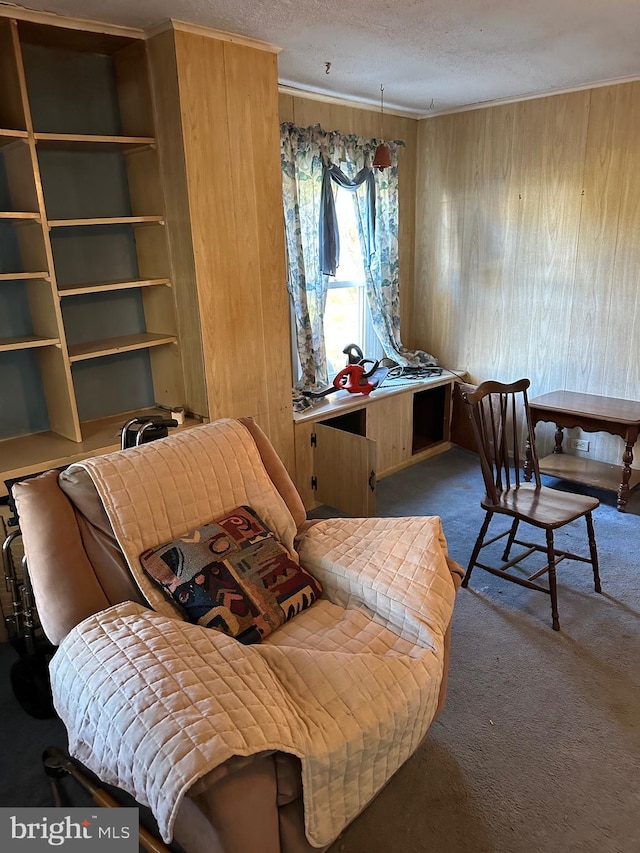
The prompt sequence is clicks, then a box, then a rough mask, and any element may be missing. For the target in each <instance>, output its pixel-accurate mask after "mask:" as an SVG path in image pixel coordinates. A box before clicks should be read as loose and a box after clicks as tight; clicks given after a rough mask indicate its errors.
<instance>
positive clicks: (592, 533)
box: [585, 512, 602, 592]
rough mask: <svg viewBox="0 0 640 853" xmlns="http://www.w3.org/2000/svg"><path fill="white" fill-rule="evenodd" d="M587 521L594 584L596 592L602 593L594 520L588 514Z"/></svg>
mask: <svg viewBox="0 0 640 853" xmlns="http://www.w3.org/2000/svg"><path fill="white" fill-rule="evenodd" d="M585 518H586V521H587V534H588V536H589V552H590V554H591V565H592V566H593V583H594V586H595V589H596V592H602V587H601V586H600V572H599V570H598V549H597V548H596V535H595V531H594V529H593V518H592V516H591V513H590V512H588V513H587V514H586V516H585Z"/></svg>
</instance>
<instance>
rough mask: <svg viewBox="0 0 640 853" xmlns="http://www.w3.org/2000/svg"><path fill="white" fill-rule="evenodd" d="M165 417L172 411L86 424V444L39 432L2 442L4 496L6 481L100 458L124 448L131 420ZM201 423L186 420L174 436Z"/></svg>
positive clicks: (147, 411)
mask: <svg viewBox="0 0 640 853" xmlns="http://www.w3.org/2000/svg"><path fill="white" fill-rule="evenodd" d="M141 414H149V415H160V414H161V415H165V416H166V417H169V412H167V411H166V410H163V409H158V408H152V409H138V410H136V411H134V412H123V413H122V414H119V415H111V416H110V417H108V418H101V419H99V420H95V421H85V422H84V423H83V424H82V425H81V426H82V436H83V438H82V441H80V442H76V441H71V439H68V438H64V437H63V436H61V435H58V434H57V433H54V432H38V433H31V434H29V435H20V436H17V437H16V438H7V439H5V440H4V441H0V494H4V493H5V489H4V480H12V479H15V478H16V477H22V476H24V477H26V476H27V475H29V474H37V473H39V472H40V471H47V470H48V469H50V468H59V467H61V466H63V465H71V463H72V462H79V461H80V460H81V459H86V458H87V457H88V456H99V455H101V454H103V453H111V452H112V451H113V450H119V449H120V429H121V428H122V426H123V424H124V423H126V421H127V420H128V419H129V418H132V417H135V416H138V415H141ZM199 424H200V421H198V420H196V419H195V418H185V421H184V424H181V425H180V426H179V427H177V428H176V429H175V430H170V433H173V432H177V431H180V430H183V429H190V428H191V427H194V426H198V425H199Z"/></svg>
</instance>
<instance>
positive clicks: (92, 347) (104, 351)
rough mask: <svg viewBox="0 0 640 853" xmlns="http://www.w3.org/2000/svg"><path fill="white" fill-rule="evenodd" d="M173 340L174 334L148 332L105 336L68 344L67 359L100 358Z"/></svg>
mask: <svg viewBox="0 0 640 853" xmlns="http://www.w3.org/2000/svg"><path fill="white" fill-rule="evenodd" d="M175 342H176V337H175V335H158V334H153V333H150V332H146V333H143V334H139V335H124V336H123V337H120V338H105V339H104V340H101V341H91V342H90V343H86V344H74V345H73V346H70V347H69V360H70V361H71V362H76V361H84V360H85V359H88V358H101V357H103V356H105V355H115V354H116V353H119V352H131V351H133V350H137V349H148V348H149V347H158V346H163V345H164V344H173V343H175Z"/></svg>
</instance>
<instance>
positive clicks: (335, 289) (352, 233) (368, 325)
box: [324, 187, 384, 379]
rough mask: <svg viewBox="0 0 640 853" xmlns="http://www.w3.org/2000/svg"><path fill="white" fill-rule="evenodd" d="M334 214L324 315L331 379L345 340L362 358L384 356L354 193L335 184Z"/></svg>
mask: <svg viewBox="0 0 640 853" xmlns="http://www.w3.org/2000/svg"><path fill="white" fill-rule="evenodd" d="M336 214H337V217H338V228H339V232H340V262H339V267H338V269H337V271H336V275H335V277H334V276H331V277H330V278H329V285H328V290H327V304H326V308H325V315H324V336H325V346H326V351H327V370H328V373H329V378H330V379H333V377H334V376H335V375H336V373H338V371H340V370H342V368H343V367H344V366H345V364H346V363H347V357H346V356H345V354H344V352H343V350H344V348H345V347H346V346H347V345H348V344H357V345H358V346H359V347H360V349H361V350H362V352H363V353H364V356H365V358H372V359H377V358H383V356H384V352H383V350H382V346H381V344H380V341H379V340H378V337H377V335H376V333H375V331H374V329H373V322H372V319H371V310H370V308H369V300H368V299H367V291H366V287H365V276H364V265H363V262H362V251H361V248H360V240H359V238H358V226H357V222H356V212H355V206H354V199H353V194H352V193H350V192H349V191H348V190H344V189H342V188H341V187H336Z"/></svg>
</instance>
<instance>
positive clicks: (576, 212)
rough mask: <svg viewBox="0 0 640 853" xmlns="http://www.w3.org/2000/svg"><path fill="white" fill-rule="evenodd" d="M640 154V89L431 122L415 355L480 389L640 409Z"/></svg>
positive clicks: (424, 162) (611, 453)
mask: <svg viewBox="0 0 640 853" xmlns="http://www.w3.org/2000/svg"><path fill="white" fill-rule="evenodd" d="M638 139H640V82H634V83H626V84H619V85H615V86H607V87H602V88H595V89H591V90H586V91H581V92H574V93H570V94H563V95H556V96H553V97H547V98H541V99H537V100H529V101H522V102H519V103H514V104H508V105H503V106H499V107H493V108H488V109H482V110H475V111H471V112H465V113H458V114H453V115H449V116H441V117H436V118H433V119H427V120H424V121H421V122H420V123H419V130H418V154H417V157H418V162H417V214H416V268H415V273H416V276H415V285H414V289H413V294H412V300H411V302H410V309H409V317H408V318H407V319H408V321H409V323H408V325H407V326H405V328H406V329H407V341H406V343H407V345H409V346H420V347H423V348H424V349H427V350H428V351H430V352H432V353H434V354H435V355H436V356H438V357H439V358H440V360H441V363H443V364H445V365H450V366H452V367H453V366H455V367H463V368H466V369H467V370H468V372H469V375H470V377H471V380H472V381H474V382H480V381H482V380H484V379H488V378H494V379H499V380H503V381H511V380H515V379H518V378H520V377H521V376H528V377H529V378H530V379H531V383H532V389H531V392H532V395H537V394H541V393H544V392H546V391H551V390H554V389H556V388H566V389H571V390H575V391H581V392H584V393H591V394H600V395H605V396H616V397H623V398H628V399H636V400H637V399H640V364H639V357H638V346H639V344H640V327H639V324H640V293H639V290H640V289H639V286H638V285H639V278H640V145H639V144H638ZM405 307H407V306H406V303H405ZM405 317H406V311H405ZM550 431H551V432H552V428H550ZM550 431H546V432H545V433H544V439H543V441H542V445H543V446H542V447H541V450H543V451H544V450H545V448H548V447H549V446H550V445H551V435H550ZM589 438H590V440H591V442H592V447H591V451H592V454H591V455H592V456H593V457H595V458H600V459H604V460H605V461H611V462H617V461H618V460H619V458H620V453H621V447H620V442H619V441H618V440H616V439H612V438H610V437H606V436H598V437H596V436H593V435H592V436H590V437H589Z"/></svg>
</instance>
